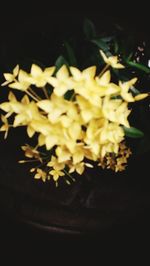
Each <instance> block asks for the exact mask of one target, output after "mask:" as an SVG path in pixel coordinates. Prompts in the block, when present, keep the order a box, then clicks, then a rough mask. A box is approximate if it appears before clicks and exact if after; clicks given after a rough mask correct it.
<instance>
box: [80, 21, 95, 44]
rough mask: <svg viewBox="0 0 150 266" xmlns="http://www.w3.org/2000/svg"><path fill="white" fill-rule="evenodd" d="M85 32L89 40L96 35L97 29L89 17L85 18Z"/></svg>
mask: <svg viewBox="0 0 150 266" xmlns="http://www.w3.org/2000/svg"><path fill="white" fill-rule="evenodd" d="M83 32H84V34H85V36H86V38H87V39H88V40H91V39H93V38H95V37H96V30H95V26H94V24H93V22H92V21H91V20H89V19H87V18H86V19H85V20H84V23H83Z"/></svg>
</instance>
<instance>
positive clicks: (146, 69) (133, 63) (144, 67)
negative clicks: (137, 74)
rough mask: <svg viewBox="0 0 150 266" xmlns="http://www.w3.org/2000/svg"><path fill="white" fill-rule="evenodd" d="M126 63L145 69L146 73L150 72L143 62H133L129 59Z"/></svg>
mask: <svg viewBox="0 0 150 266" xmlns="http://www.w3.org/2000/svg"><path fill="white" fill-rule="evenodd" d="M126 63H127V64H128V65H129V66H131V67H135V68H137V69H139V70H142V71H144V72H145V73H147V74H149V73H150V69H149V68H148V67H146V66H144V65H142V64H139V63H135V62H132V61H129V60H127V61H126Z"/></svg>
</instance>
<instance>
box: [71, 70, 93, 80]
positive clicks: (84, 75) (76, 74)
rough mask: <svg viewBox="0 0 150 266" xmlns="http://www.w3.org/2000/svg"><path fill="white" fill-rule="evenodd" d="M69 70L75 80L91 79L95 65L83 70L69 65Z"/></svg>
mask: <svg viewBox="0 0 150 266" xmlns="http://www.w3.org/2000/svg"><path fill="white" fill-rule="evenodd" d="M70 72H71V74H72V76H73V79H74V80H75V81H78V82H81V81H90V80H93V79H94V77H95V74H96V66H91V67H88V68H86V69H84V70H83V71H80V70H79V69H78V68H76V67H70Z"/></svg>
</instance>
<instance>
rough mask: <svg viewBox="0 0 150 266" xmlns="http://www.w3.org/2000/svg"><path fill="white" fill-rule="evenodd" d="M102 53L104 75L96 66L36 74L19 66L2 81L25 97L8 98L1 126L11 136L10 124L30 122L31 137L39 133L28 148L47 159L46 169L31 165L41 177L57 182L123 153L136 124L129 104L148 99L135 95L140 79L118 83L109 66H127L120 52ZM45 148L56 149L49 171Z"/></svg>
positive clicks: (3, 105) (32, 154) (29, 152)
mask: <svg viewBox="0 0 150 266" xmlns="http://www.w3.org/2000/svg"><path fill="white" fill-rule="evenodd" d="M100 53H101V55H102V57H103V59H104V61H105V63H106V67H105V70H104V71H102V72H101V73H100V74H99V75H98V74H97V70H96V66H91V67H88V68H86V69H84V70H83V71H80V70H79V69H78V68H76V67H67V66H66V65H63V66H62V67H61V68H60V69H59V70H58V71H56V70H55V67H54V66H52V67H48V68H45V69H44V70H42V69H41V68H40V67H39V66H37V65H35V64H33V65H32V66H31V71H30V73H27V72H25V71H23V70H22V69H19V66H18V65H17V66H16V67H15V69H14V70H13V73H12V74H10V73H5V74H4V77H5V80H6V81H5V82H4V83H3V84H2V85H3V86H4V85H8V87H9V88H11V89H16V90H20V91H22V92H23V93H24V94H25V95H24V96H23V97H22V99H21V100H17V98H16V96H15V95H14V93H13V92H12V91H10V93H9V96H8V101H7V102H3V103H1V104H0V108H1V109H2V110H3V111H4V112H5V113H6V114H5V115H2V119H1V120H2V122H3V125H2V127H1V129H0V130H1V131H5V137H6V136H7V132H8V130H9V127H14V128H15V127H18V126H26V127H27V134H28V136H29V137H33V135H34V134H35V133H37V134H38V139H37V146H36V147H35V148H32V147H30V146H23V147H22V149H23V150H24V151H25V155H26V157H28V158H34V159H37V160H39V161H40V162H41V168H37V169H31V172H34V171H36V174H35V178H36V179H39V178H40V179H42V180H43V181H45V180H46V179H50V177H53V179H54V180H55V181H56V182H57V180H58V179H59V177H62V176H64V175H65V174H66V172H68V173H73V172H75V171H76V172H77V173H78V174H82V173H83V172H84V169H85V167H86V166H87V167H92V161H95V162H98V163H100V162H101V161H102V159H103V158H104V157H105V156H106V155H108V154H116V155H117V154H118V151H119V146H120V143H122V141H123V140H124V138H125V133H124V130H123V126H125V127H130V125H129V121H128V116H129V114H130V112H131V110H129V108H128V104H129V102H134V101H136V100H141V99H144V98H145V97H147V94H139V95H138V96H136V97H134V96H133V95H132V93H131V91H130V88H131V87H132V86H133V85H134V84H135V82H136V80H137V79H136V78H133V79H131V80H129V81H127V82H125V83H122V82H121V81H119V82H118V84H115V83H113V82H112V79H111V71H110V70H108V67H113V68H123V65H121V64H120V63H118V58H117V57H116V56H111V57H109V58H107V57H106V55H105V54H104V53H103V52H102V51H100ZM47 86H49V89H47ZM42 95H43V97H42ZM68 95H69V97H68ZM12 115H13V117H14V121H13V124H11V125H10V124H9V121H8V119H9V117H10V116H12ZM41 146H43V147H44V148H45V150H46V151H47V152H48V151H51V152H49V154H50V155H49V158H48V159H46V160H47V161H46V167H45V169H44V170H42V169H43V168H42V162H43V161H44V159H42V155H41V154H40V152H39V151H38V150H37V148H38V147H41ZM89 162H90V163H89Z"/></svg>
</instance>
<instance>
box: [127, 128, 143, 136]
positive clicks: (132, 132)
mask: <svg viewBox="0 0 150 266" xmlns="http://www.w3.org/2000/svg"><path fill="white" fill-rule="evenodd" d="M123 129H124V132H125V135H126V136H127V137H130V138H142V137H143V136H144V133H143V132H142V131H141V130H139V129H137V128H135V127H129V128H128V127H125V126H123Z"/></svg>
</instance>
